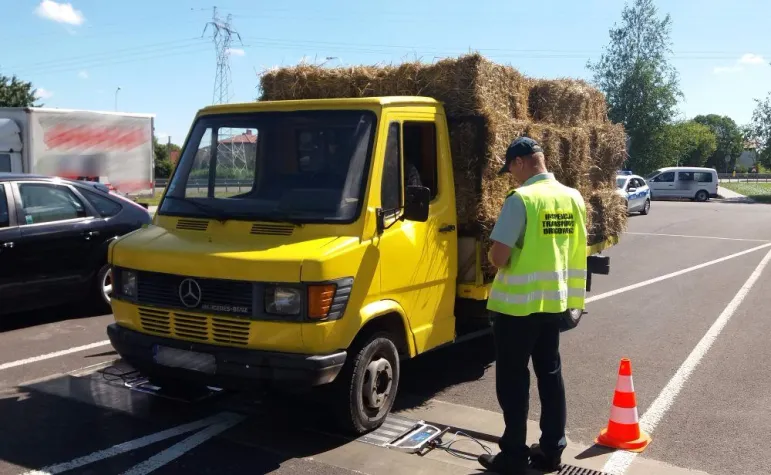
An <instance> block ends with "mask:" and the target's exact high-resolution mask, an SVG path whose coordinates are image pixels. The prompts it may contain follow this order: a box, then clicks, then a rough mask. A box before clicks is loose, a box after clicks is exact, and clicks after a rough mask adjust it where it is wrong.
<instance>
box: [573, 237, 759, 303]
mask: <svg viewBox="0 0 771 475" xmlns="http://www.w3.org/2000/svg"><path fill="white" fill-rule="evenodd" d="M767 247H771V243H768V244H763V245H760V246H757V247H753V248H752V249H747V250H746V251H741V252H736V253H734V254H730V255H728V256H725V257H721V258H719V259H714V260H711V261H709V262H704V263H703V264H698V265H695V266H692V267H688V268H686V269H681V270H679V271H676V272H672V273H669V274H666V275H662V276H659V277H654V278H653V279H648V280H644V281H642V282H638V283H636V284H632V285H627V286H626V287H621V288H620V289H616V290H611V291H608V292H605V293H602V294H597V295H594V296H592V297H588V298H587V299H586V303H591V302H596V301H597V300H602V299H606V298H608V297H613V296H615V295H618V294H623V293H624V292H629V291H630V290H636V289H639V288H640V287H645V286H648V285H651V284H655V283H657V282H661V281H662V280H667V279H671V278H673V277H677V276H680V275H683V274H687V273H689V272H693V271H697V270H699V269H703V268H705V267H709V266H711V265H715V264H719V263H721V262H725V261H727V260H730V259H734V258H736V257H741V256H743V255H745V254H749V253H751V252H755V251H759V250H760V249H765V248H767Z"/></svg>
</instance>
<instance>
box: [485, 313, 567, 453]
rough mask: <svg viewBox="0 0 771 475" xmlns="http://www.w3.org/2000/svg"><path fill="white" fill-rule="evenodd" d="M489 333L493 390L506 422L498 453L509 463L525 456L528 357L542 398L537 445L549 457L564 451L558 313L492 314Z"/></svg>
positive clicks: (526, 450) (563, 396)
mask: <svg viewBox="0 0 771 475" xmlns="http://www.w3.org/2000/svg"><path fill="white" fill-rule="evenodd" d="M493 332H494V335H495V351H496V365H495V379H496V391H497V393H498V402H499V404H500V405H501V409H503V418H504V421H505V422H506V429H505V431H504V433H503V436H502V437H501V440H500V443H499V444H500V448H501V453H502V454H503V455H504V456H505V457H506V458H510V459H511V460H512V461H514V460H526V459H527V454H528V447H527V443H526V441H525V438H526V432H527V415H528V410H529V405H530V404H529V403H530V370H529V369H528V361H529V360H530V358H531V357H532V358H533V369H534V370H535V376H536V378H537V380H538V395H539V396H540V399H541V439H540V445H541V448H542V449H543V451H544V453H545V454H546V455H547V456H548V457H551V456H557V455H560V454H562V451H563V450H564V449H565V446H566V445H567V440H566V439H565V423H566V420H567V404H566V402H565V384H564V382H563V381H562V364H561V362H560V353H559V341H560V331H559V315H558V314H548V313H540V314H533V315H529V316H527V317H513V316H510V315H502V314H499V313H495V314H494V321H493Z"/></svg>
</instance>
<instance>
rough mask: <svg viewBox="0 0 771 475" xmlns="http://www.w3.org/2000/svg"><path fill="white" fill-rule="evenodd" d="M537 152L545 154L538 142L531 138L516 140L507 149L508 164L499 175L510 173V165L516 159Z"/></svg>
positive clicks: (506, 163) (505, 164)
mask: <svg viewBox="0 0 771 475" xmlns="http://www.w3.org/2000/svg"><path fill="white" fill-rule="evenodd" d="M537 152H543V149H542V148H541V146H540V145H538V142H536V141H535V140H533V139H531V138H530V137H519V138H517V139H514V140H513V141H512V142H511V144H510V145H509V148H507V149H506V162H505V163H504V164H503V167H502V168H501V170H500V171H499V172H498V175H503V174H506V173H508V171H509V164H510V163H511V162H512V161H514V159H515V158H517V157H525V156H527V155H532V154H534V153H537Z"/></svg>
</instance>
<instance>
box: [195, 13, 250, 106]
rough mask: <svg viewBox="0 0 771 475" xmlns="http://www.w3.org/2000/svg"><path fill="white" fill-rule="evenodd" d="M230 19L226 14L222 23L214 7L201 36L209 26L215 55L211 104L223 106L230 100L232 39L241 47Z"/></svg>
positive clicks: (237, 34)
mask: <svg viewBox="0 0 771 475" xmlns="http://www.w3.org/2000/svg"><path fill="white" fill-rule="evenodd" d="M232 19H233V16H232V15H230V14H228V16H227V20H225V21H222V20H221V19H220V18H219V15H218V14H217V7H214V11H213V13H212V19H211V21H209V22H207V23H206V26H204V28H203V34H202V35H201V37H203V36H204V35H205V34H206V30H208V29H209V27H210V26H211V29H212V37H211V38H212V42H213V43H214V50H215V53H216V55H217V69H216V72H215V75H214V92H213V94H212V104H224V103H227V102H228V101H229V100H230V46H231V45H232V44H233V37H236V38H238V42H239V43H240V44H242V45H243V42H242V41H241V35H240V34H239V33H238V31H236V30H235V29H234V28H233V26H232V25H231V21H232Z"/></svg>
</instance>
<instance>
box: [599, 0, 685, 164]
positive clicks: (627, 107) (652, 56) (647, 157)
mask: <svg viewBox="0 0 771 475" xmlns="http://www.w3.org/2000/svg"><path fill="white" fill-rule="evenodd" d="M621 19H622V22H621V25H620V26H619V25H614V27H613V28H612V29H611V30H610V43H609V44H608V46H607V47H606V48H605V52H604V53H603V54H602V56H601V57H600V59H599V61H597V62H596V63H591V62H589V63H588V64H587V67H588V68H589V70H591V71H592V72H593V73H594V82H595V84H596V85H597V86H598V87H599V89H600V90H602V91H603V92H604V93H605V96H606V97H607V101H608V116H609V118H610V120H612V121H613V122H620V123H622V124H623V125H624V128H625V129H626V132H627V134H628V135H629V137H630V139H631V141H630V142H631V143H630V151H629V154H630V158H629V164H628V165H629V166H630V167H631V168H632V169H633V170H635V171H636V172H637V173H646V172H648V171H650V170H653V169H655V168H658V167H660V166H662V165H663V156H662V153H661V152H662V150H661V146H660V144H659V143H658V142H657V141H656V139H657V138H658V137H660V136H661V134H662V133H663V132H664V128H665V126H666V124H667V123H669V122H670V121H671V120H672V118H673V117H674V115H675V112H676V106H677V101H678V99H679V98H680V97H681V96H682V93H681V92H680V89H679V85H678V75H677V71H676V70H675V69H674V67H672V66H671V65H670V64H669V61H668V55H669V54H670V53H671V40H670V34H671V27H672V20H671V18H670V16H669V15H668V14H667V15H665V16H664V17H663V18H659V15H658V10H657V9H656V6H655V5H654V4H653V0H634V2H633V4H632V5H631V6H630V5H629V4H626V5H624V9H623V11H622V13H621Z"/></svg>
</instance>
